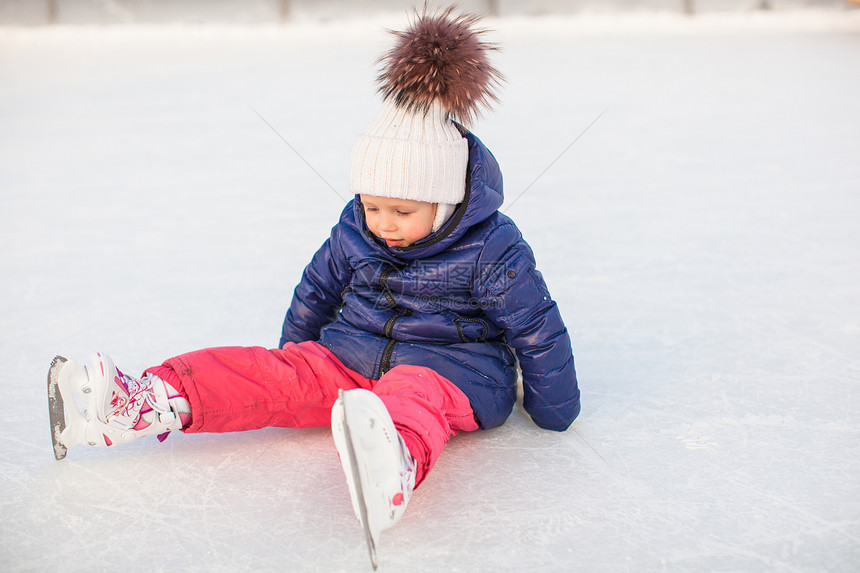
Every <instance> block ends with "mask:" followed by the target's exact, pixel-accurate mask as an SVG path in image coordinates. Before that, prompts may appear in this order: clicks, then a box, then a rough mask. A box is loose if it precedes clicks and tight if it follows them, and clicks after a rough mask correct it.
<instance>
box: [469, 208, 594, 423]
mask: <svg viewBox="0 0 860 573" xmlns="http://www.w3.org/2000/svg"><path fill="white" fill-rule="evenodd" d="M478 264H479V267H478V269H477V271H476V272H477V275H476V277H477V281H476V292H475V293H474V294H475V295H476V296H477V297H478V298H479V300H480V302H481V305H482V308H484V309H485V312H486V314H487V316H488V318H489V319H490V320H492V321H493V322H494V323H495V324H497V325H498V326H499V327H501V328H502V329H504V331H505V341H506V342H507V344H508V345H509V346H510V347H511V348H513V349H514V351H515V352H516V354H517V358H518V359H519V362H520V368H521V369H522V375H523V407H524V408H525V410H526V412H527V413H528V414H529V416H531V418H532V420H534V422H535V424H537V425H538V426H540V427H541V428H545V429H547V430H557V431H564V430H566V429H567V428H568V427H569V426H570V425H571V424H572V423H573V420H574V419H575V418H576V417H577V416H578V415H579V411H580V402H579V387H578V385H577V381H576V370H575V368H574V361H573V351H572V349H571V343H570V336H569V334H568V331H567V328H566V327H565V325H564V321H563V320H562V318H561V313H560V312H559V310H558V306H557V305H556V303H555V301H553V300H552V298H551V297H550V294H549V290H548V289H547V286H546V283H545V282H544V280H543V277H542V276H541V274H540V272H538V271H537V269H536V268H535V260H534V255H533V253H532V250H531V248H530V247H529V246H528V244H527V243H526V242H525V241H524V240H522V237H521V235H520V232H519V230H518V229H517V228H516V226H515V225H513V224H508V225H503V226H501V227H499V228H497V229H496V230H494V231H493V233H492V234H491V235H490V236H489V237H488V238H487V241H486V243H485V246H484V248H483V250H482V253H481V257H480V259H479V263H478Z"/></svg>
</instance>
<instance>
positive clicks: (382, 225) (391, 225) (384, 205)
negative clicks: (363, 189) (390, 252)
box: [360, 195, 436, 247]
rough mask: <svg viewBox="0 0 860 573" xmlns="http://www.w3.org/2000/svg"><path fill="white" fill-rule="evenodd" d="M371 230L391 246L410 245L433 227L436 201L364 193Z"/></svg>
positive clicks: (368, 225)
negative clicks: (429, 201) (391, 197)
mask: <svg viewBox="0 0 860 573" xmlns="http://www.w3.org/2000/svg"><path fill="white" fill-rule="evenodd" d="M360 197H361V204H362V205H363V206H364V219H365V221H366V222H367V228H368V229H370V232H371V233H373V234H374V235H376V236H377V237H379V238H380V239H383V240H384V241H385V242H386V243H387V244H388V246H389V247H408V246H409V245H411V244H413V243H415V242H417V241H420V240H421V239H423V238H424V237H426V236H427V235H429V234H430V232H431V231H432V230H433V220H434V219H435V217H436V204H435V203H424V202H423V201H412V200H410V199H390V198H388V197H374V196H372V195H360Z"/></svg>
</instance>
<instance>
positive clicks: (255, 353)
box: [146, 342, 478, 484]
mask: <svg viewBox="0 0 860 573" xmlns="http://www.w3.org/2000/svg"><path fill="white" fill-rule="evenodd" d="M146 372H150V373H153V374H155V375H157V376H159V377H160V378H162V379H163V380H165V381H166V382H168V383H169V384H170V385H171V386H173V387H174V388H176V389H177V390H179V392H180V393H182V395H183V396H185V398H186V399H187V400H188V402H189V403H190V404H191V413H192V418H193V420H192V423H191V425H190V426H188V427H187V428H185V429H184V430H183V431H185V432H232V431H240V430H254V429H258V428H264V427H268V426H276V427H282V428H312V427H323V426H329V425H331V407H332V405H334V401H335V400H336V399H337V395H338V390H339V389H344V390H352V389H355V388H364V389H366V390H371V391H373V392H374V393H375V394H377V395H378V396H379V397H380V399H381V400H382V402H383V403H384V404H385V406H386V408H387V409H388V412H389V414H391V418H392V420H393V421H394V425H395V427H397V430H398V431H399V432H400V434H401V435H402V436H403V440H404V441H405V442H406V446H407V447H408V448H409V452H410V453H411V454H412V456H413V457H414V458H415V461H416V463H417V467H418V472H417V475H416V484H418V483H420V482H421V481H422V480H423V479H424V477H425V476H426V475H427V472H429V471H430V468H432V467H433V464H435V463H436V460H437V459H438V458H439V455H440V454H441V453H442V449H443V448H444V446H445V444H446V443H447V442H448V440H449V439H450V438H451V437H452V436H454V435H456V434H457V433H458V432H459V431H461V430H467V431H470V430H476V429H477V428H478V425H477V423H476V422H475V419H474V416H473V413H472V408H471V406H470V405H469V400H468V398H467V397H466V395H465V394H463V392H462V391H461V390H460V389H459V388H457V387H456V386H455V385H454V384H453V383H451V382H450V381H448V380H447V379H445V378H443V377H442V376H440V375H438V374H436V373H435V372H434V371H432V370H430V369H429V368H425V367H420V366H397V367H395V368H393V369H391V370H390V371H389V372H387V373H386V374H385V375H384V376H383V377H382V378H381V379H379V380H370V379H368V378H365V377H363V376H361V375H359V374H358V373H356V372H354V371H352V370H350V369H348V368H347V367H345V366H344V365H343V364H342V363H341V362H340V360H338V359H337V357H336V356H335V355H334V354H332V353H331V352H330V351H329V350H328V349H326V348H325V347H323V346H322V345H320V344H317V343H316V342H302V343H301V344H293V343H287V344H286V345H285V346H284V348H283V349H274V350H267V349H264V348H260V347H250V348H244V347H228V348H211V349H206V350H199V351H196V352H191V353H188V354H183V355H181V356H177V357H175V358H171V359H169V360H167V361H165V362H164V364H162V365H161V366H157V367H154V368H149V369H147V371H146Z"/></svg>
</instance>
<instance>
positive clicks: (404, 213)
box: [397, 211, 412, 217]
mask: <svg viewBox="0 0 860 573" xmlns="http://www.w3.org/2000/svg"><path fill="white" fill-rule="evenodd" d="M397 214H398V215H401V216H404V217H405V216H406V215H411V214H412V212H411V211H398V212H397Z"/></svg>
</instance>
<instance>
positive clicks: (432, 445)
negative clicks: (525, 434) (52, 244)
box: [48, 9, 580, 554]
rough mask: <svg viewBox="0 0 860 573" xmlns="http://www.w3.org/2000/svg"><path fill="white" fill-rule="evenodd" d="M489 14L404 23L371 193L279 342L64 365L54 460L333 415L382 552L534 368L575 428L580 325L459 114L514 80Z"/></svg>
mask: <svg viewBox="0 0 860 573" xmlns="http://www.w3.org/2000/svg"><path fill="white" fill-rule="evenodd" d="M476 21H477V18H476V17H474V16H466V15H463V16H456V17H455V16H452V10H451V9H448V10H446V11H444V12H442V13H439V14H430V13H428V12H427V11H426V10H425V11H424V13H423V14H420V15H418V16H417V18H416V20H415V22H414V23H413V24H412V25H411V26H410V27H409V28H408V29H407V30H406V31H403V32H395V36H396V42H395V46H394V47H393V49H392V50H391V51H389V52H388V53H387V54H385V56H384V57H383V58H382V60H381V61H382V62H383V65H384V67H383V72H382V74H381V75H380V77H379V83H380V91H381V92H382V94H383V96H384V102H383V108H382V111H381V113H380V114H379V116H378V117H377V118H376V120H375V121H374V122H373V124H372V125H371V126H370V128H369V129H368V130H367V131H366V133H364V134H362V135H361V136H359V137H358V139H357V141H356V144H355V147H354V149H353V153H352V159H351V171H350V189H351V190H352V192H353V193H354V194H355V198H354V199H353V200H352V201H350V202H349V204H347V206H346V208H345V209H344V210H343V212H342V213H341V215H340V220H339V222H338V223H337V224H336V225H335V226H334V228H333V229H332V232H331V236H330V237H329V239H328V240H326V242H325V243H324V244H323V245H322V247H321V248H320V249H319V251H317V253H316V254H315V255H314V257H313V259H312V260H311V262H310V264H309V265H308V266H307V268H306V269H305V271H304V274H303V276H302V279H301V282H300V283H299V285H298V286H297V287H296V289H295V292H294V295H293V300H292V303H291V305H290V308H289V310H288V311H287V315H286V318H285V320H284V325H283V330H282V333H281V340H280V344H279V347H278V348H277V349H272V350H266V349H263V348H239V347H230V348H212V349H206V350H200V351H197V352H192V353H189V354H185V355H182V356H177V357H175V358H171V359H169V360H167V361H165V362H164V363H163V364H162V365H160V366H156V367H153V368H149V369H147V370H146V371H145V372H144V374H143V377H142V379H136V378H133V377H130V376H127V375H125V374H123V373H121V372H120V371H119V370H118V369H117V368H116V367H115V366H114V364H113V362H112V361H111V359H110V358H109V357H107V356H105V355H102V354H96V355H94V356H93V357H92V358H91V359H90V361H89V363H87V364H84V365H80V364H77V363H75V362H73V361H71V360H66V359H64V358H62V357H57V358H55V360H54V363H53V364H52V366H51V369H50V371H49V376H48V393H49V403H50V409H51V426H52V435H53V439H54V451H55V454H56V457H57V459H61V458H62V457H64V456H65V454H66V450H67V448H71V447H73V446H76V445H82V444H84V445H87V446H112V445H117V444H119V443H125V442H129V441H132V440H135V439H137V438H140V437H143V436H148V435H157V436H159V438H160V439H163V438H164V436H165V435H166V433H167V432H170V431H172V430H182V431H184V432H228V431H237V430H251V429H256V428H262V427H266V426H278V427H289V428H307V427H319V426H327V425H329V424H330V425H331V426H332V429H333V435H334V440H335V445H336V447H337V450H338V452H339V454H340V458H341V461H342V463H343V466H344V471H345V474H346V478H347V482H348V485H349V489H350V495H351V499H352V502H353V507H354V509H355V512H356V515H357V516H358V517H359V520H360V521H361V523H362V525H363V526H364V527H365V530H366V531H367V532H368V543H369V546H370V548H371V554H373V546H374V544H375V542H376V539H377V538H378V536H379V533H380V532H381V531H382V530H383V529H385V528H387V527H390V526H391V525H393V524H394V523H395V522H396V521H397V520H398V519H399V518H400V516H401V515H402V513H403V510H404V509H405V507H406V504H407V502H408V500H409V497H410V495H411V493H412V490H413V488H414V487H415V486H417V485H418V484H420V483H421V481H422V480H423V479H424V478H425V477H426V476H427V472H429V471H430V469H431V468H432V467H433V464H434V463H435V462H436V460H437V459H438V457H439V455H440V453H441V451H442V448H443V447H444V445H445V444H446V443H447V441H448V440H449V438H451V437H452V436H454V435H456V434H457V433H458V432H459V431H462V430H467V431H471V430H476V429H478V428H484V429H486V428H492V427H494V426H498V425H500V424H502V423H503V422H504V421H505V420H506V419H507V417H508V416H509V415H510V413H511V410H512V408H513V405H514V403H515V401H516V393H517V368H518V367H519V369H520V370H521V371H522V382H523V393H524V397H523V406H524V408H525V410H526V412H528V414H529V415H530V416H531V418H532V419H533V420H534V422H535V423H536V424H537V425H538V426H540V427H542V428H546V429H550V430H557V431H563V430H565V429H567V428H568V427H569V426H570V424H571V423H572V422H573V420H574V419H575V418H576V416H577V415H578V414H579V410H580V402H579V390H578V387H577V381H576V373H575V371H574V362H573V354H572V351H571V345H570V338H569V336H568V332H567V329H566V328H565V325H564V322H563V321H562V318H561V314H560V313H559V310H558V308H557V306H556V304H555V302H553V300H552V299H551V297H550V294H549V292H548V290H547V287H546V285H545V283H544V281H543V278H542V277H541V274H540V273H539V272H538V271H537V270H536V269H535V261H534V256H533V254H532V250H531V248H529V246H528V244H527V243H526V242H525V240H523V238H522V236H521V234H520V231H519V230H518V229H517V226H516V225H515V224H514V222H513V221H512V220H511V219H509V218H508V217H506V216H505V215H502V214H501V213H499V211H498V208H499V207H500V206H501V205H502V200H503V196H502V175H501V172H500V170H499V166H498V164H497V163H496V160H495V159H494V157H493V156H492V154H491V153H490V152H489V151H488V150H487V148H486V147H484V145H483V144H482V143H481V142H480V141H479V140H478V139H477V138H476V137H475V136H474V135H472V133H470V132H469V131H467V130H466V129H465V128H464V127H462V126H461V124H460V123H466V122H468V121H470V120H471V119H473V118H474V116H475V114H476V112H477V110H478V108H479V107H480V106H484V105H486V104H487V103H488V101H489V100H491V99H492V100H494V99H496V98H495V95H494V93H493V91H494V89H495V87H496V86H497V85H498V83H499V80H500V79H501V76H500V75H499V74H498V72H497V71H496V70H495V69H494V68H493V67H492V66H490V64H489V63H488V61H487V58H486V52H487V51H489V50H492V49H494V47H493V46H491V45H489V44H487V43H485V42H483V41H482V39H481V37H480V35H481V32H480V31H476V30H475V29H474V27H473V25H474V24H475V22H476ZM455 118H456V119H457V120H458V121H459V122H460V123H455V122H454V119H455ZM75 396H77V399H75V398H74V397H75ZM76 401H77V402H80V403H82V404H83V405H85V406H86V410H85V412H81V411H80V410H79V408H78V407H77V406H76V405H75V404H76Z"/></svg>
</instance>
